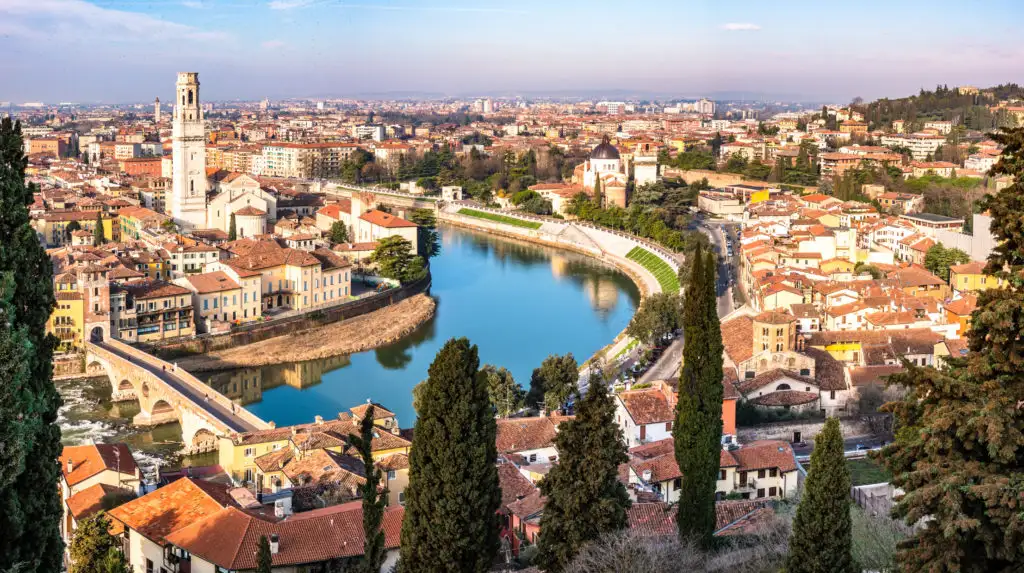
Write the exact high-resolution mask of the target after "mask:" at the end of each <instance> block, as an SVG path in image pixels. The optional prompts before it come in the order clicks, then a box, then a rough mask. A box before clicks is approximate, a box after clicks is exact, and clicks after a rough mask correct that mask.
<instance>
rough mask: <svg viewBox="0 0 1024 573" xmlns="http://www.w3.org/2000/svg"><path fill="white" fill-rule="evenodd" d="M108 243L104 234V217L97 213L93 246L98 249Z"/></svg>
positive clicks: (93, 232) (93, 231) (93, 230)
mask: <svg viewBox="0 0 1024 573" xmlns="http://www.w3.org/2000/svg"><path fill="white" fill-rule="evenodd" d="M106 242H107V235H106V234H105V233H104V232H103V215H102V214H100V212H99V211H97V212H96V223H95V226H94V227H93V229H92V246H94V247H98V246H100V245H102V244H103V243H106Z"/></svg>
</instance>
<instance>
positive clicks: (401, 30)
mask: <svg viewBox="0 0 1024 573" xmlns="http://www.w3.org/2000/svg"><path fill="white" fill-rule="evenodd" d="M833 4H835V5H833ZM1021 29H1024V2H1020V1H1019V0H985V1H984V2H979V3H977V5H974V4H973V3H972V4H971V5H968V4H964V3H963V2H946V1H943V0H930V1H921V2H918V1H898V0H888V1H875V0H861V1H859V2H854V3H849V2H843V3H833V2H820V1H803V0H776V1H775V2H766V1H763V0H731V1H723V0H714V1H707V0H701V1H693V0H674V1H673V0H664V1H663V0H647V1H639V0H625V1H622V0H620V1H618V2H607V1H603V0H591V1H586V2H584V1H580V0H564V1H554V0H520V1H503V2H499V1H496V0H475V1H470V0H352V1H342V0H91V1H88V0H0V78H3V80H2V81H0V101H2V100H12V101H15V102H22V101H30V100H43V101H51V102H52V101H79V102H92V101H105V102H130V101H148V100H151V99H152V98H153V97H154V96H158V95H159V96H168V95H169V94H170V93H171V91H172V90H173V85H174V73H175V72H177V71H198V72H200V77H201V79H202V82H203V87H204V97H205V98H206V99H229V98H243V99H260V98H262V97H264V96H268V97H271V98H281V97H323V96H345V95H358V94H365V93H382V92H398V91H402V92H432V93H440V94H446V95H453V96H461V95H468V96H471V95H476V94H485V93H510V92H530V93H533V94H538V93H543V92H554V91H559V92H561V91H582V90H585V91H588V92H595V91H596V92H601V91H607V92H609V93H614V92H613V90H627V91H630V92H649V93H656V94H663V95H666V96H668V95H676V96H679V97H686V96H700V95H704V94H708V95H711V94H714V93H716V92H735V91H744V92H759V93H764V94H774V95H783V96H787V97H789V98H799V99H802V100H830V101H847V100H848V99H849V98H851V97H853V96H855V95H860V96H863V97H865V98H869V99H873V98H876V97H880V96H886V95H888V96H901V95H906V94H908V93H911V92H915V91H917V89H918V88H920V87H921V86H926V87H933V86H934V85H935V84H936V83H947V84H949V85H956V84H973V85H978V86H986V85H991V84H995V83H1000V82H1006V81H1016V82H1018V83H1024V44H1022V43H1021V42H1020V40H1019V36H1018V34H1019V30H1021Z"/></svg>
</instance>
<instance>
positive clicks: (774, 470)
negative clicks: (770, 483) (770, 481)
mask: <svg viewBox="0 0 1024 573" xmlns="http://www.w3.org/2000/svg"><path fill="white" fill-rule="evenodd" d="M778 475H779V470H778V468H772V469H770V470H768V476H769V477H776V476H778Z"/></svg>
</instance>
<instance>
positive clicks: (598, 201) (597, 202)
mask: <svg viewBox="0 0 1024 573" xmlns="http://www.w3.org/2000/svg"><path fill="white" fill-rule="evenodd" d="M594 206H595V207H597V208H601V207H604V194H603V193H602V192H601V176H600V175H595V176H594Z"/></svg>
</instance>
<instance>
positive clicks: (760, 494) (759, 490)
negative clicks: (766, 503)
mask: <svg viewBox="0 0 1024 573" xmlns="http://www.w3.org/2000/svg"><path fill="white" fill-rule="evenodd" d="M757 497H764V488H763V487H759V488H757Z"/></svg>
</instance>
